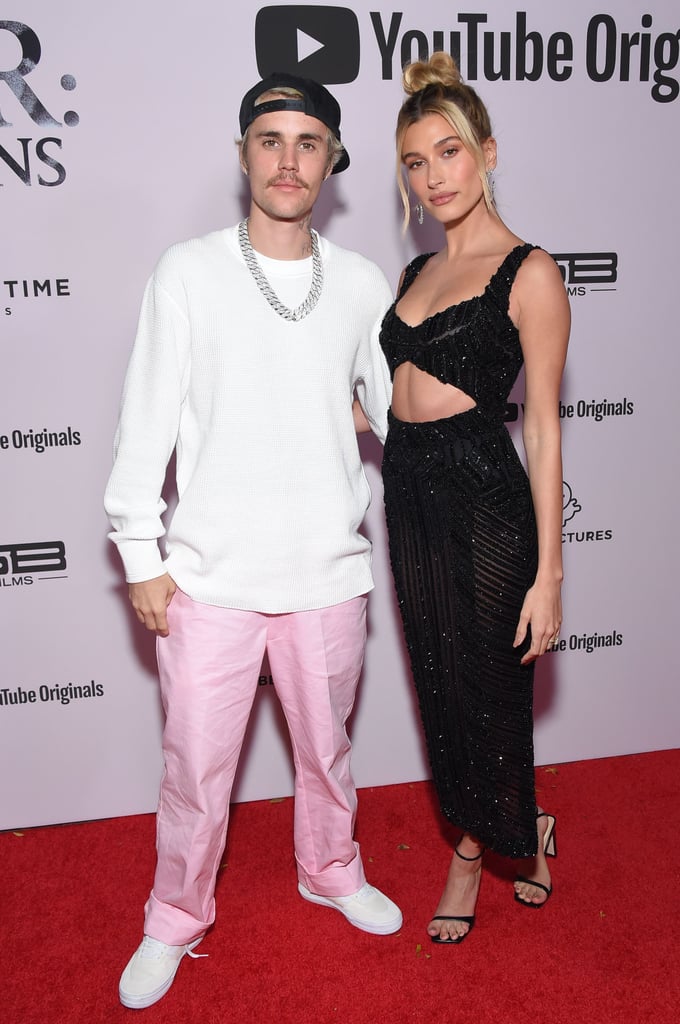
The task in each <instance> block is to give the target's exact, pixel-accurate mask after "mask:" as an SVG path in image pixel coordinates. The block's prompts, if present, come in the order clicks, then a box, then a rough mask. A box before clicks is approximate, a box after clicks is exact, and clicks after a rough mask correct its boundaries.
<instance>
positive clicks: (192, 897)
mask: <svg viewBox="0 0 680 1024" xmlns="http://www.w3.org/2000/svg"><path fill="white" fill-rule="evenodd" d="M366 603H367V600H366V597H365V596H361V597H356V598H353V599H352V600H351V601H345V602H344V603H342V604H339V605H335V606H333V607H330V608H320V609H318V610H314V611H304V612H290V613H287V614H282V615H266V614H262V613H260V612H250V611H240V610H238V609H229V608H219V607H216V606H213V605H206V604H199V603H198V602H195V601H192V600H191V599H190V598H189V597H187V596H186V594H183V593H182V592H181V591H180V590H177V592H176V593H175V596H174V597H173V599H172V602H171V604H170V607H169V609H168V622H169V627H170V635H169V636H168V637H164V638H159V640H158V642H157V653H158V667H159V676H160V685H161V696H162V700H163V707H164V709H165V716H166V720H165V728H164V732H163V754H164V758H165V771H164V773H163V778H162V781H161V791H160V798H159V803H158V813H157V853H158V863H157V868H156V875H155V879H154V885H153V889H152V892H151V894H150V896H149V899H148V902H147V904H146V908H145V912H146V920H145V927H144V931H145V932H146V934H147V935H151V936H153V937H154V938H155V939H159V940H161V941H162V942H167V943H169V944H171V945H182V944H183V943H186V942H191V940H192V939H195V938H197V937H198V936H199V935H201V934H203V932H205V930H206V928H208V926H209V925H211V924H212V923H213V921H214V919H215V898H214V893H215V878H216V875H217V869H218V866H219V863H220V858H221V856H222V853H223V851H224V846H225V842H226V833H227V823H228V816H229V799H230V796H231V789H232V785H233V782H234V775H235V772H236V766H237V764H238V758H239V754H240V751H241V746H242V743H243V739H244V736H245V731H246V726H247V723H248V718H249V716H250V711H251V708H252V705H253V700H254V697H255V692H256V690H257V683H258V676H259V673H260V668H261V665H262V658H263V655H264V652H265V650H266V651H267V653H268V658H269V664H270V667H271V670H272V675H273V679H274V686H275V688H276V692H277V695H278V698H279V700H280V701H281V705H282V707H283V711H284V714H285V716H286V721H287V723H288V729H289V732H290V737H291V743H292V748H293V759H294V763H295V825H294V841H295V856H296V861H297V869H298V878H299V880H300V881H301V882H302V883H303V884H304V885H305V886H306V887H307V888H308V889H310V890H311V891H312V892H315V893H317V894H319V895H321V896H347V895H349V894H350V893H353V892H356V891H357V890H358V889H360V888H361V886H362V885H363V884H364V881H365V877H364V870H363V865H362V862H361V857H360V855H359V847H358V844H357V843H355V842H354V819H355V815H356V790H355V786H354V782H353V781H352V776H351V774H350V755H351V745H350V742H349V738H348V736H347V732H346V729H345V723H346V721H347V718H348V716H349V714H350V712H351V710H352V707H353V704H354V697H355V694H356V688H357V683H358V680H359V675H360V672H361V667H362V664H363V657H364V650H365V644H366Z"/></svg>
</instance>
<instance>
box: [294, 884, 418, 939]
mask: <svg viewBox="0 0 680 1024" xmlns="http://www.w3.org/2000/svg"><path fill="white" fill-rule="evenodd" d="M298 892H299V893H300V895H301V896H302V897H303V899H305V900H309V902H310V903H318V904H319V905H320V906H322V907H332V908H333V910H339V911H340V913H341V914H344V916H345V917H346V918H347V920H348V921H349V923H350V924H353V925H354V927H355V928H360V929H361V930H362V932H371V933H372V934H373V935H391V934H392V932H397V931H399V929H400V928H401V923H402V916H401V910H400V909H399V907H398V906H397V905H396V903H393V902H392V900H390V899H388V898H387V896H385V895H384V893H382V892H380V890H379V889H376V888H375V887H374V886H372V885H369V884H368V882H364V884H363V885H362V887H361V888H360V889H359V891H358V892H355V893H353V894H352V895H351V896H317V895H316V893H313V892H310V891H309V889H307V887H306V886H304V885H303V884H302V882H298Z"/></svg>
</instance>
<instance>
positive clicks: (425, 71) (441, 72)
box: [403, 50, 463, 96]
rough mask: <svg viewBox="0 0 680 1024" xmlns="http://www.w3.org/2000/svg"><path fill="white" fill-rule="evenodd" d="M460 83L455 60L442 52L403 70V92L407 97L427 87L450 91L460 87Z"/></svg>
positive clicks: (437, 52)
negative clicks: (433, 86) (438, 87)
mask: <svg viewBox="0 0 680 1024" xmlns="http://www.w3.org/2000/svg"><path fill="white" fill-rule="evenodd" d="M462 81H463V79H462V78H461V75H460V71H459V70H458V65H457V64H456V62H455V60H454V59H453V57H452V56H451V55H450V54H448V53H444V52H443V51H442V50H436V51H435V52H434V53H433V54H432V56H431V57H430V59H429V60H428V61H422V60H418V61H414V63H413V64H408V65H407V66H406V67H405V68H404V75H403V85H404V92H405V93H406V94H407V95H409V96H413V95H414V94H415V93H417V92H421V90H422V89H425V88H427V86H428V85H435V86H437V85H438V86H440V87H441V88H444V89H451V88H455V87H456V86H457V85H458V86H459V85H461V84H462Z"/></svg>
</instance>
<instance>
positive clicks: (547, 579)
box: [511, 250, 571, 664]
mask: <svg viewBox="0 0 680 1024" xmlns="http://www.w3.org/2000/svg"><path fill="white" fill-rule="evenodd" d="M512 298H513V300H514V303H513V304H514V310H513V309H512V308H511V314H512V312H514V313H515V315H516V321H515V322H516V323H517V326H518V328H519V336H520V343H521V345H522V352H523V355H524V371H525V388H526V390H525V400H524V426H523V431H522V434H523V440H524V448H525V451H526V456H527V469H528V473H529V482H530V485H531V494H532V498H533V502H534V509H535V512H536V525H537V529H538V569H537V572H536V579H535V581H534V584H533V586H532V587H531V588H530V589H529V591H528V592H527V595H526V598H525V600H524V605H523V607H522V612H521V614H520V618H519V623H518V626H517V633H516V636H515V646H519V644H521V643H522V641H523V640H524V638H525V636H526V632H527V627H528V626H531V647H530V648H529V650H528V651H527V653H526V654H525V656H524V657H523V658H522V663H523V664H525V663H527V662H529V661H532V660H533V659H534V658H536V657H538V656H539V655H540V654H543V653H544V651H545V650H546V648H547V646H548V644H549V643H550V641H551V640H552V639H553V638H554V637H555V636H556V635H557V633H558V632H559V628H560V624H561V621H562V602H561V596H560V590H561V583H562V453H561V439H560V417H559V397H560V384H561V381H562V373H563V371H564V363H565V359H566V354H567V343H568V340H569V328H570V323H571V314H570V309H569V300H568V298H567V293H566V290H565V288H564V284H563V282H562V278H561V276H560V272H559V270H558V268H557V265H556V263H555V262H554V260H553V259H552V258H551V257H550V256H549V255H548V253H546V252H543V251H542V250H536V251H534V252H533V253H531V255H530V256H529V257H527V259H526V261H525V262H524V264H523V265H522V267H521V269H520V272H519V273H518V275H517V278H516V281H515V286H514V287H513V296H512Z"/></svg>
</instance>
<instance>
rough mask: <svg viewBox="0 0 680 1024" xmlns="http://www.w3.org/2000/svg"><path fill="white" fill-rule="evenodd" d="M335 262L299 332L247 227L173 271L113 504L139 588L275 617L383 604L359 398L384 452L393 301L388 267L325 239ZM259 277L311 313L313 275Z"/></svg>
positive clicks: (148, 300) (155, 291) (286, 269)
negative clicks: (358, 428)
mask: <svg viewBox="0 0 680 1024" xmlns="http://www.w3.org/2000/svg"><path fill="white" fill-rule="evenodd" d="M320 247H321V255H322V259H323V266H324V282H323V290H322V293H321V298H320V299H319V302H318V304H317V305H316V307H315V308H314V310H313V311H312V312H311V313H310V314H309V315H308V316H307V317H305V318H304V319H303V320H301V321H299V322H297V323H294V322H288V321H286V320H284V319H283V318H282V317H281V316H279V315H278V314H277V313H276V312H275V311H274V310H273V309H272V308H271V306H270V305H269V304H268V302H267V301H266V299H265V298H264V297H263V295H262V294H261V292H260V291H259V289H258V287H257V285H256V283H255V281H254V279H253V277H252V276H251V274H250V272H249V270H248V268H247V267H246V265H245V262H244V260H243V257H242V255H241V252H240V250H239V247H238V240H237V229H236V228H228V229H225V230H222V231H215V232H212V233H211V234H209V235H206V236H205V237H203V238H197V239H193V240H191V241H188V242H182V243H179V244H177V245H174V246H172V247H171V248H170V249H168V251H167V252H166V253H165V254H164V255H163V256H162V257H161V259H160V261H159V263H158V265H157V267H156V269H155V272H154V274H153V276H152V277H151V279H150V281H149V283H148V285H147V288H146V292H145V295H144V300H143V304H142V310H141V314H140V320H139V328H138V333H137V338H136V341H135V345H134V349H133V352H132V357H131V360H130V364H129V367H128V372H127V376H126V380H125V386H124V390H123V400H122V407H121V415H120V421H119V424H118V430H117V433H116V442H115V461H114V467H113V472H112V474H111V477H110V480H109V483H108V487H107V490H106V498H105V506H106V510H107V512H108V514H109V517H110V519H111V523H112V525H113V532H112V533H111V534H110V536H111V539H112V540H113V541H114V542H115V543H116V544H117V546H118V549H119V551H120V554H121V558H122V560H123V564H124V566H125V573H126V578H127V580H128V582H140V581H143V580H148V579H153V578H154V577H156V576H160V575H162V573H164V572H166V571H167V572H168V573H169V574H170V575H171V577H172V578H173V579H174V580H175V582H176V583H177V585H178V586H179V587H180V589H181V590H183V591H184V592H185V593H186V594H188V595H189V596H190V597H191V598H193V599H194V600H196V601H201V602H204V603H207V604H213V605H220V606H222V607H227V608H241V609H249V610H252V611H260V612H269V613H278V612H289V611H302V610H305V609H310V608H322V607H326V606H328V605H333V604H339V603H340V602H341V601H346V600H349V599H350V598H352V597H356V596H357V595H358V594H362V593H365V592H366V591H368V590H370V589H371V588H372V586H373V580H372V576H371V552H370V544H369V542H368V540H367V539H366V538H365V537H364V536H363V535H362V534H361V533H360V532H359V527H360V524H361V522H362V520H363V518H364V514H365V512H366V509H367V507H368V503H369V500H370V492H369V488H368V483H367V481H366V477H365V475H364V471H363V467H362V464H361V460H360V457H359V450H358V445H357V438H356V434H355V430H354V424H353V418H352V397H353V394H354V392H355V390H356V392H357V394H358V396H359V399H360V401H361V404H362V406H363V408H364V411H365V412H366V415H367V417H368V419H369V421H370V422H371V425H372V427H373V429H374V430H375V433H376V434H377V435H378V436H379V437H381V438H382V439H384V436H385V432H386V429H387V427H386V412H387V406H388V404H389V391H390V384H389V374H388V371H387V367H386V365H385V362H384V359H383V357H382V354H381V352H380V349H379V345H378V332H379V328H380V322H381V319H382V316H383V314H384V312H385V310H386V308H387V307H388V305H389V304H390V302H391V298H392V297H391V292H390V288H389V286H388V284H387V281H386V279H385V277H384V275H383V274H382V272H381V271H380V270H379V268H378V267H377V266H376V265H375V264H374V263H371V262H370V261H368V260H367V259H365V258H364V257H362V256H360V255H358V254H357V253H353V252H349V251H347V250H344V249H340V248H338V247H337V246H335V245H332V244H331V243H330V242H328V241H327V240H326V239H320ZM258 262H259V263H260V265H261V266H262V268H263V270H264V272H265V274H266V276H267V278H268V280H269V282H270V284H271V285H272V287H273V289H274V291H275V292H276V294H277V295H278V296H279V298H280V299H281V300H282V301H283V302H284V303H285V304H286V305H287V306H289V307H292V308H293V307H295V306H297V305H299V303H300V302H302V301H303V300H304V298H305V297H306V295H307V292H308V290H309V285H310V281H311V259H308V260H300V261H297V260H294V261H282V260H271V259H266V258H265V257H262V256H259V254H258ZM175 449H176V477H177V494H178V503H177V506H176V509H175V511H174V514H173V515H172V518H171V522H170V524H169V526H168V530H167V536H166V538H165V555H163V554H162V552H161V550H160V548H159V543H158V542H159V538H160V537H162V536H163V535H164V533H165V529H164V525H163V522H162V519H161V516H162V514H163V512H164V511H165V509H166V505H165V502H164V501H163V500H162V498H161V491H162V488H163V484H164V480H165V473H166V467H167V464H168V462H169V460H170V457H171V455H172V452H173V450H175Z"/></svg>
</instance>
